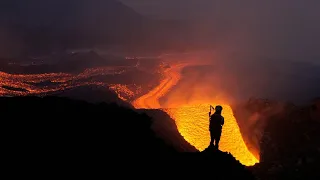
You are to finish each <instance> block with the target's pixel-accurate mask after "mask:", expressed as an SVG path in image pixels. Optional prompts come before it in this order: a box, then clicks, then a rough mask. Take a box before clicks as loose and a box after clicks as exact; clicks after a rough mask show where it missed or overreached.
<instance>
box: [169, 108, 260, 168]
mask: <svg viewBox="0 0 320 180" xmlns="http://www.w3.org/2000/svg"><path fill="white" fill-rule="evenodd" d="M212 105H214V104H212ZM222 106H223V107H224V110H223V114H222V115H223V116H224V117H225V125H224V127H223V132H222V136H221V140H220V144H219V148H220V150H222V151H227V152H230V153H231V154H232V155H233V156H234V157H235V158H236V159H237V160H239V161H240V162H241V163H242V164H244V165H247V166H250V165H254V164H255V163H257V162H258V160H257V159H256V158H255V157H254V156H253V155H252V153H251V152H250V151H249V150H248V149H247V147H246V145H245V143H244V141H243V139H242V136H241V133H240V130H239V127H238V124H237V121H236V119H235V117H234V116H233V112H232V109H231V107H230V106H228V105H222ZM164 110H165V111H166V112H167V113H168V114H169V115H170V116H171V117H172V119H175V121H176V124H177V127H178V130H179V132H180V134H181V135H182V136H183V137H184V138H185V139H186V141H188V142H189V143H190V144H192V145H193V146H195V147H196V148H197V149H198V150H200V151H202V150H204V149H205V148H207V147H208V145H209V143H210V135H209V130H208V127H209V118H208V112H209V104H201V105H194V106H182V107H179V108H172V109H164Z"/></svg>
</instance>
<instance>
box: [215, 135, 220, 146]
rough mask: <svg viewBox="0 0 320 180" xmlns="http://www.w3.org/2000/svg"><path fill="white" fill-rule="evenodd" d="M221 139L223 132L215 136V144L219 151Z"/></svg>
mask: <svg viewBox="0 0 320 180" xmlns="http://www.w3.org/2000/svg"><path fill="white" fill-rule="evenodd" d="M220 138H221V132H218V133H217V135H216V136H215V142H216V148H217V149H219V142H220Z"/></svg>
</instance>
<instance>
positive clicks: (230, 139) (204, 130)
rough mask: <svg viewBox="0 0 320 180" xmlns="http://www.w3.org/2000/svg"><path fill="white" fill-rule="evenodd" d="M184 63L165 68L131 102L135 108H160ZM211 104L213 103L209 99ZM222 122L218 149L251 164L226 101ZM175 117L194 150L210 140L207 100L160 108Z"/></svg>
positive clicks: (249, 156) (245, 163)
mask: <svg viewBox="0 0 320 180" xmlns="http://www.w3.org/2000/svg"><path fill="white" fill-rule="evenodd" d="M185 66H186V65H177V66H173V67H171V68H170V69H168V70H167V71H166V72H165V73H166V74H165V75H166V77H165V79H164V80H163V81H162V82H161V83H160V84H159V86H157V87H155V88H154V89H153V90H151V91H150V92H149V93H147V94H146V95H144V96H142V97H140V98H138V99H137V100H135V101H134V102H133V103H132V104H133V106H134V107H135V108H138V109H161V105H160V103H159V98H161V97H162V96H164V95H165V94H166V93H167V92H168V91H169V90H170V88H172V87H173V86H174V85H175V84H176V83H177V82H178V81H179V80H180V77H181V75H180V71H181V70H182V68H183V67H185ZM212 105H215V104H214V103H212ZM223 107H224V111H223V116H224V117H225V125H224V127H223V132H222V136H221V140H220V149H221V150H222V151H227V152H230V153H231V154H232V155H233V156H234V157H235V158H236V159H237V160H239V161H240V162H241V163H242V164H244V165H247V166H251V165H254V164H255V163H257V162H259V161H258V160H257V159H256V158H255V157H254V155H253V154H252V153H251V152H250V151H249V150H248V148H247V147H246V145H245V143H244V141H243V139H242V135H241V133H240V129H239V127H238V124H237V121H236V119H235V117H234V116H233V111H232V109H231V107H230V106H229V105H223ZM162 110H164V111H166V112H167V113H168V114H169V115H170V116H171V117H172V119H174V120H175V122H176V125H177V127H178V131H179V132H180V134H181V135H182V136H183V137H184V138H185V140H186V141H188V142H189V143H190V144H192V145H193V146H195V147H196V148H197V149H198V150H200V151H202V150H204V149H205V148H206V147H207V146H208V145H209V142H210V136H209V131H208V127H209V119H208V111H209V104H208V103H204V104H200V105H188V106H180V107H170V108H166V109H162Z"/></svg>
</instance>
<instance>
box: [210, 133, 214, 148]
mask: <svg viewBox="0 0 320 180" xmlns="http://www.w3.org/2000/svg"><path fill="white" fill-rule="evenodd" d="M209 146H214V133H213V131H210V145H209Z"/></svg>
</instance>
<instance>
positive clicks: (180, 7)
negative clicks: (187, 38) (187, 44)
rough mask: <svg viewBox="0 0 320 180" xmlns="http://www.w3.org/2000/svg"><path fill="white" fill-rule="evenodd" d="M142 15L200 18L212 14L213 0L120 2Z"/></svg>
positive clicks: (131, 0) (126, 0) (139, 0)
mask: <svg viewBox="0 0 320 180" xmlns="http://www.w3.org/2000/svg"><path fill="white" fill-rule="evenodd" d="M120 1H122V2H123V3H125V4H126V5H128V6H131V7H132V8H134V9H135V10H136V11H138V12H139V13H142V14H146V15H149V16H153V17H157V18H166V19H168V18H178V19H186V18H187V19H188V18H189V19H190V18H198V17H201V16H203V15H204V14H206V13H208V12H210V11H211V10H212V8H213V5H214V2H213V1H212V0H120Z"/></svg>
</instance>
